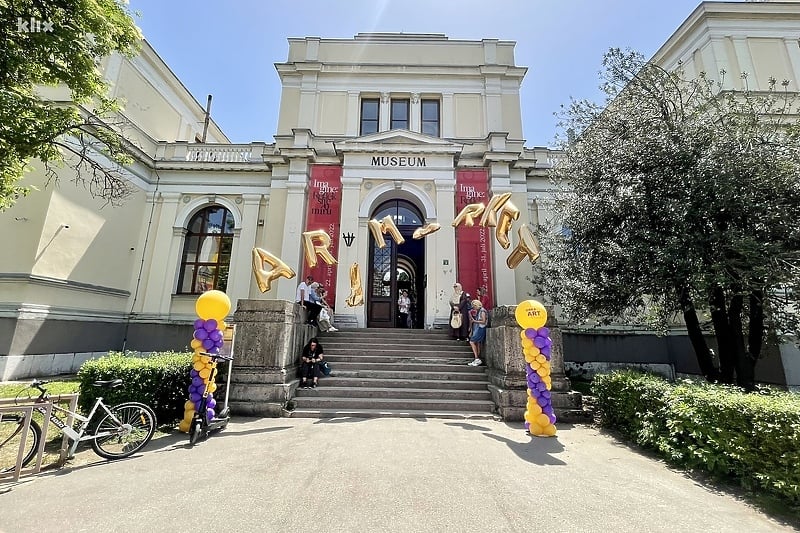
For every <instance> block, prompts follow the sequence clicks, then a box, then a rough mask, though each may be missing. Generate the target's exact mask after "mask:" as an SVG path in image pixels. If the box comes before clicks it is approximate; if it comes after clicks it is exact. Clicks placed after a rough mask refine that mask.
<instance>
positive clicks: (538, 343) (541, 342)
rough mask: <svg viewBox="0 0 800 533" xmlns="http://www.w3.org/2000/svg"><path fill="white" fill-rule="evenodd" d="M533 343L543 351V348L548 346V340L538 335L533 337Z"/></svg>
mask: <svg viewBox="0 0 800 533" xmlns="http://www.w3.org/2000/svg"><path fill="white" fill-rule="evenodd" d="M533 345H534V346H536V347H537V348H539V349H540V351H541V348H544V347H545V346H547V340H546V339H544V338H542V337H536V338H535V339H533Z"/></svg>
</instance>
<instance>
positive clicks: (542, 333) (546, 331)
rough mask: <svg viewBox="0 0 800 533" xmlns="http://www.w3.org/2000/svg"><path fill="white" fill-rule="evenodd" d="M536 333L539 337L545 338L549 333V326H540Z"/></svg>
mask: <svg viewBox="0 0 800 533" xmlns="http://www.w3.org/2000/svg"><path fill="white" fill-rule="evenodd" d="M536 334H537V335H538V336H540V337H545V338H547V336H548V335H550V328H548V327H547V326H542V327H540V328H539V331H537V332H536Z"/></svg>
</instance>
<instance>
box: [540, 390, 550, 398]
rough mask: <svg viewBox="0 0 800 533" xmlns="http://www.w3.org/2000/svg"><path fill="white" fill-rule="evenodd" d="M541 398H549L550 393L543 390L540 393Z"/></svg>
mask: <svg viewBox="0 0 800 533" xmlns="http://www.w3.org/2000/svg"><path fill="white" fill-rule="evenodd" d="M542 396H544V397H545V398H549V397H550V391H549V390H547V389H545V390H543V391H542Z"/></svg>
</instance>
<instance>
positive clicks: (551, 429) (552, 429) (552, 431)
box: [544, 424, 556, 437]
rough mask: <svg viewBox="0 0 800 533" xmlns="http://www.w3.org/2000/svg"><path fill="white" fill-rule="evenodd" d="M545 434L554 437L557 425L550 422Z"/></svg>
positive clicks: (545, 428)
mask: <svg viewBox="0 0 800 533" xmlns="http://www.w3.org/2000/svg"><path fill="white" fill-rule="evenodd" d="M544 434H545V435H547V436H548V437H553V436H555V434H556V427H555V426H554V425H553V424H548V425H546V426H545V427H544Z"/></svg>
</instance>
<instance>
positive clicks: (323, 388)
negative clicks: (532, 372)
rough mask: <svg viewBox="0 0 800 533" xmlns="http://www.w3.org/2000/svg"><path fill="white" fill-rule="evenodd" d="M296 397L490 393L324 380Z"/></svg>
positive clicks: (477, 396) (485, 397)
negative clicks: (342, 384) (337, 384)
mask: <svg viewBox="0 0 800 533" xmlns="http://www.w3.org/2000/svg"><path fill="white" fill-rule="evenodd" d="M296 394H297V397H298V398H305V397H312V398H342V399H344V398H393V399H398V400H399V399H432V398H433V399H441V400H481V401H490V400H491V399H492V395H491V394H490V393H489V390H488V389H487V388H485V387H484V388H483V390H461V389H443V388H423V389H412V388H405V387H403V388H401V387H387V388H384V387H352V388H351V387H335V386H329V383H328V382H327V381H326V380H322V381H321V382H320V385H319V387H317V388H316V389H313V390H308V389H299V390H298V391H297V393H296Z"/></svg>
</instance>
